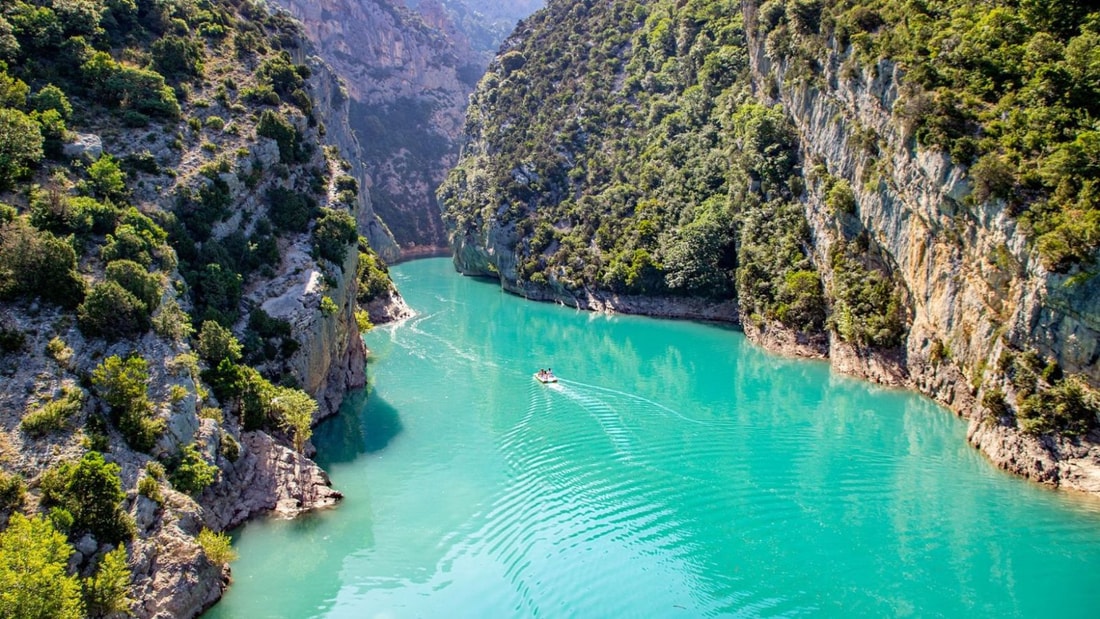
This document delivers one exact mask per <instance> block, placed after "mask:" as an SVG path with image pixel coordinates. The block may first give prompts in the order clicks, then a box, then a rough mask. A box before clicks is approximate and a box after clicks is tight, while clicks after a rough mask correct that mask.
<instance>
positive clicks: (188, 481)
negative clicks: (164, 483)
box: [168, 443, 218, 495]
mask: <svg viewBox="0 0 1100 619" xmlns="http://www.w3.org/2000/svg"><path fill="white" fill-rule="evenodd" d="M168 478H169V480H170V481H171V482H172V487H173V488H175V489H176V490H179V491H180V492H185V493H187V494H191V495H197V494H199V493H200V492H202V491H203V490H205V489H206V487H207V486H209V485H210V484H212V483H214V480H215V479H217V478H218V467H216V466H214V465H213V464H210V463H208V462H207V461H206V460H205V459H204V458H203V457H202V453H201V452H199V449H198V447H196V446H195V444H194V443H191V444H188V445H184V446H183V448H182V449H180V454H179V459H178V461H177V463H176V466H175V467H174V468H173V470H172V472H171V474H169V476H168Z"/></svg>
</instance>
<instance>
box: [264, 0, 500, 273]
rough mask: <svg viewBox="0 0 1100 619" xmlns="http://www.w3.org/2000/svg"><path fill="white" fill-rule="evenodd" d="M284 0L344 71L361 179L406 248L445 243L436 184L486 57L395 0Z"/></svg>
mask: <svg viewBox="0 0 1100 619" xmlns="http://www.w3.org/2000/svg"><path fill="white" fill-rule="evenodd" d="M278 4H279V5H280V6H282V7H283V8H285V9H286V10H287V11H289V12H290V14H292V15H293V16H294V17H295V18H296V19H298V20H300V21H301V22H302V23H303V24H304V26H305V32H306V35H307V36H308V38H309V39H310V41H312V42H313V44H314V45H315V46H316V48H317V50H318V54H319V55H320V56H321V57H322V58H324V59H325V60H326V61H327V62H328V63H329V64H330V65H332V67H333V69H334V70H335V72H336V73H337V74H338V75H339V76H340V77H341V78H342V79H343V82H344V84H345V90H346V93H347V97H348V98H349V100H350V102H349V105H350V112H351V114H350V126H351V127H352V128H353V129H354V130H355V131H356V132H357V134H358V136H359V141H360V144H361V145H362V150H363V155H364V156H363V157H362V158H361V161H362V163H363V165H364V167H365V169H366V171H367V173H368V174H369V179H370V180H369V181H368V183H367V184H366V185H364V186H365V187H369V188H370V189H371V196H372V200H373V203H374V208H375V210H376V211H377V212H378V214H379V215H380V216H381V218H382V220H383V221H385V222H386V223H387V225H388V226H389V228H390V230H391V231H392V232H393V235H394V237H395V238H396V239H397V242H398V244H399V245H400V247H401V250H402V251H403V252H405V253H406V254H409V255H418V254H421V253H431V252H433V251H437V250H438V249H439V248H441V247H444V246H445V244H446V237H445V234H444V231H443V226H442V222H441V220H440V216H439V208H438V206H437V205H436V203H435V197H434V191H435V188H436V187H437V186H438V184H439V182H440V181H441V180H442V177H443V174H444V171H445V170H446V169H447V167H448V166H449V165H451V164H452V163H453V162H454V157H455V154H456V150H457V147H456V144H457V142H456V139H457V138H458V136H459V133H460V131H461V128H462V117H463V112H464V110H465V107H466V99H467V97H468V96H469V93H470V92H471V91H472V89H473V85H474V84H475V83H476V82H477V79H478V77H480V75H481V71H482V70H483V65H482V64H481V63H482V62H483V59H481V58H478V57H477V56H476V55H475V54H473V53H472V52H471V51H470V48H469V46H468V45H467V44H464V41H462V40H456V39H454V38H449V37H447V36H445V35H444V33H443V32H442V31H441V30H438V29H436V28H433V27H430V26H428V25H427V24H426V23H425V22H424V21H423V19H421V18H420V16H419V15H417V14H416V13H414V12H412V11H410V10H409V9H407V8H405V7H404V6H403V5H402V4H401V3H399V2H397V1H395V0H326V1H324V2H299V1H297V0H278ZM357 165H358V163H357ZM384 257H386V258H387V260H391V261H392V258H391V257H389V256H385V255H384Z"/></svg>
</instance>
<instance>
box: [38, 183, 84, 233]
mask: <svg viewBox="0 0 1100 619" xmlns="http://www.w3.org/2000/svg"><path fill="white" fill-rule="evenodd" d="M30 193H31V199H30V219H31V225H33V226H34V227H35V228H38V229H39V230H48V231H50V232H53V233H55V234H71V233H76V234H83V233H86V232H88V231H90V230H91V229H92V217H91V214H90V213H88V212H86V211H85V210H84V209H83V208H81V204H80V203H79V202H76V200H74V199H72V198H70V197H69V196H67V195H66V194H65V193H64V192H63V191H62V190H61V189H60V188H58V187H50V188H49V189H39V188H37V187H34V188H32V189H31V192H30ZM93 202H94V200H93Z"/></svg>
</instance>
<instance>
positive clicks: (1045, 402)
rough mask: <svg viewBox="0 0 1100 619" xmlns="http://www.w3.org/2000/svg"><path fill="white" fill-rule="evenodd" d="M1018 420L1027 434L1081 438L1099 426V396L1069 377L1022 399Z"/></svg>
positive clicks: (1083, 384) (1082, 381) (1080, 380)
mask: <svg viewBox="0 0 1100 619" xmlns="http://www.w3.org/2000/svg"><path fill="white" fill-rule="evenodd" d="M1017 421H1018V422H1019V424H1020V427H1021V428H1022V429H1023V430H1024V431H1025V432H1027V433H1029V434H1047V433H1051V432H1059V433H1061V434H1065V435H1068V436H1080V435H1083V434H1086V433H1087V432H1089V431H1090V430H1092V429H1093V428H1095V427H1097V426H1098V425H1100V396H1098V395H1097V394H1096V393H1095V392H1094V391H1092V390H1091V389H1089V388H1088V386H1087V385H1086V384H1085V382H1084V380H1082V379H1081V378H1080V377H1077V376H1071V377H1068V378H1066V379H1064V380H1062V381H1060V382H1058V383H1057V384H1055V385H1054V386H1053V387H1050V388H1049V389H1042V390H1040V391H1038V392H1037V393H1033V394H1031V395H1028V396H1027V397H1025V398H1024V399H1023V401H1022V402H1020V405H1019V408H1018V409H1017Z"/></svg>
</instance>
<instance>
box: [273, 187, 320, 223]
mask: <svg viewBox="0 0 1100 619" xmlns="http://www.w3.org/2000/svg"><path fill="white" fill-rule="evenodd" d="M267 199H268V203H269V205H270V207H269V210H268V217H269V218H270V219H271V223H272V224H274V225H275V227H276V228H278V229H279V230H285V231H287V232H305V231H306V229H307V228H308V227H309V221H310V220H311V219H313V216H314V214H315V213H316V210H317V201H316V200H314V199H313V197H312V196H309V195H306V194H304V193H299V192H297V191H293V190H290V189H284V188H282V187H272V188H271V189H269V190H268V192H267Z"/></svg>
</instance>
